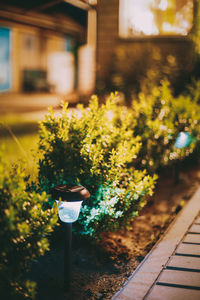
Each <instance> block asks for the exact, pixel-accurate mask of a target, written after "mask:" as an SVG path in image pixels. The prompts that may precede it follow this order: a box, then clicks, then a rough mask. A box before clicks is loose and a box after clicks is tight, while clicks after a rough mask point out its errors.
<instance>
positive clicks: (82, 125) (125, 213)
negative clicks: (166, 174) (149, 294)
mask: <svg viewBox="0 0 200 300" xmlns="http://www.w3.org/2000/svg"><path fill="white" fill-rule="evenodd" d="M116 100H117V96H116V95H114V94H111V96H110V97H109V99H107V101H106V103H105V104H103V105H99V103H98V99H97V97H96V96H93V97H92V99H91V101H90V103H89V106H88V108H83V107H82V106H79V110H78V112H79V113H72V114H71V115H70V114H69V111H68V110H67V106H66V105H65V106H64V107H63V111H62V115H61V116H60V117H55V116H54V114H53V112H52V111H51V112H50V114H49V115H47V116H46V119H45V120H44V121H43V122H42V123H41V128H40V142H39V149H40V153H41V155H42V157H41V159H40V162H39V165H40V172H39V181H40V185H41V187H42V188H43V189H44V190H46V191H47V192H49V191H50V190H51V188H53V187H54V186H55V185H58V184H70V185H71V184H72V185H77V184H80V185H83V186H85V187H86V188H87V189H88V190H89V191H90V193H91V198H90V200H87V201H86V202H85V204H84V206H83V208H82V213H81V216H80V219H79V221H78V222H77V223H76V224H75V225H76V226H77V230H78V232H79V233H81V234H85V235H88V236H93V237H96V236H97V235H98V234H99V233H100V232H101V231H105V230H113V229H115V228H117V227H118V226H120V224H122V223H124V224H125V223H126V224H127V223H128V222H129V220H130V218H132V217H134V216H135V215H136V214H137V212H138V210H139V209H140V208H141V207H142V206H143V205H144V202H145V201H146V198H147V197H148V196H149V195H151V194H152V189H153V186H154V181H155V177H154V178H151V177H150V176H148V175H146V174H145V172H142V171H136V170H135V169H134V167H133V165H134V161H136V159H137V154H138V152H139V149H140V147H141V143H140V138H139V137H138V136H135V137H134V131H133V127H134V126H132V128H129V124H130V123H131V122H132V124H133V123H134V121H133V119H132V114H131V112H129V111H128V110H127V108H126V107H120V106H118V105H117V104H116Z"/></svg>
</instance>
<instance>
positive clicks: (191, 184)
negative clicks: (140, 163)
mask: <svg viewBox="0 0 200 300" xmlns="http://www.w3.org/2000/svg"><path fill="white" fill-rule="evenodd" d="M179 174H180V176H179V181H178V183H176V184H175V182H174V177H173V172H172V170H168V171H164V172H162V174H161V175H160V177H159V180H158V184H157V187H156V191H155V194H154V196H153V197H152V199H151V200H150V201H149V202H148V204H147V206H145V207H144V208H143V209H142V211H141V212H140V214H139V216H138V217H136V218H135V219H134V221H133V222H132V224H131V226H130V227H129V228H124V229H122V230H120V231H118V232H115V233H105V234H104V235H103V239H102V241H101V242H100V243H99V244H98V246H96V247H95V246H92V245H90V244H88V243H84V242H83V241H79V240H73V250H72V253H73V254H72V256H73V261H72V276H71V288H70V291H68V292H66V291H64V289H63V285H64V284H63V261H64V259H63V255H64V254H63V253H64V251H63V248H64V241H63V236H64V232H63V231H62V228H61V229H59V230H60V232H59V233H58V232H57V235H56V238H55V237H54V242H52V245H51V250H50V251H49V252H48V253H46V255H45V256H44V257H41V258H40V259H39V261H37V262H35V263H34V265H33V268H32V271H31V273H30V277H31V279H32V280H35V281H36V282H37V286H38V291H37V297H36V300H77V299H79V300H88V299H91V300H95V299H105V300H106V299H111V298H112V297H113V296H114V294H115V293H116V292H117V291H119V289H120V288H121V287H122V286H123V284H124V282H125V281H126V280H127V279H128V277H129V276H130V275H131V274H132V272H133V271H134V270H135V269H136V267H137V266H138V265H139V263H140V262H141V261H142V260H143V258H144V257H145V256H146V254H147V253H148V252H149V251H150V250H151V249H152V247H153V246H154V244H155V243H156V242H157V241H158V239H159V238H161V237H162V235H163V234H164V232H165V231H166V229H167V227H168V226H169V224H170V223H171V222H172V221H173V220H174V218H175V217H176V215H177V213H178V212H179V211H180V209H181V208H182V206H183V205H185V203H186V202H187V201H188V199H190V198H191V196H192V195H193V193H194V192H195V191H196V189H197V187H198V186H199V184H200V168H199V167H198V166H195V167H194V166H193V167H190V168H189V167H187V168H185V169H184V170H181V171H180V173H179Z"/></svg>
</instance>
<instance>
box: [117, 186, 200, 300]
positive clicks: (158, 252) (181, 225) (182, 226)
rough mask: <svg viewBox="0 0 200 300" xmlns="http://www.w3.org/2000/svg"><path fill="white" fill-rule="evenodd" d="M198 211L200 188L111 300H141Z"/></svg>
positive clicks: (199, 209)
mask: <svg viewBox="0 0 200 300" xmlns="http://www.w3.org/2000/svg"><path fill="white" fill-rule="evenodd" d="M199 211H200V187H199V188H198V189H197V190H196V192H195V193H194V195H193V196H192V197H191V199H190V200H189V201H188V202H187V204H186V205H185V207H183V209H182V210H181V211H180V212H179V214H178V215H177V217H176V218H175V219H174V221H173V222H172V223H171V225H170V226H169V228H168V229H167V231H166V233H165V235H164V236H163V237H162V238H161V239H160V240H159V241H158V242H157V243H156V245H155V246H154V247H153V249H152V250H151V251H150V252H149V253H148V254H147V255H146V257H145V258H144V260H143V261H142V262H141V263H140V264H139V266H138V267H137V268H136V270H135V271H134V272H133V274H132V275H131V276H130V277H129V279H128V280H127V281H126V282H125V284H124V286H123V287H122V288H121V290H120V291H119V292H118V293H117V294H115V295H114V297H112V300H142V299H144V297H145V296H146V295H147V293H148V292H149V290H150V289H151V287H152V286H153V284H154V283H155V281H156V279H157V278H158V276H159V274H160V273H161V271H162V270H163V269H164V267H165V265H166V264H167V262H168V260H169V258H170V256H171V255H172V254H173V252H174V250H175V249H176V247H177V246H178V244H179V243H180V241H181V240H182V238H183V237H184V235H185V233H186V232H187V230H188V229H189V227H190V225H191V224H192V223H193V221H194V219H195V217H197V215H198V213H199Z"/></svg>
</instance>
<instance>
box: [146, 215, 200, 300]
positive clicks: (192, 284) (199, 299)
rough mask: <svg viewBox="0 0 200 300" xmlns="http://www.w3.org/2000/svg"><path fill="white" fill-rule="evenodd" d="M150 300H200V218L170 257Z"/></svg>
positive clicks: (147, 297) (151, 292) (149, 297)
mask: <svg viewBox="0 0 200 300" xmlns="http://www.w3.org/2000/svg"><path fill="white" fill-rule="evenodd" d="M145 299H148V300H165V299H166V300H179V299H180V300H200V217H197V218H196V219H195V220H194V222H193V224H192V226H191V227H190V228H189V230H188V231H187V232H186V234H185V236H184V238H183V240H182V241H181V242H180V243H179V245H178V247H177V248H176V250H175V251H174V253H173V255H172V256H171V257H170V260H169V262H168V263H167V265H166V267H165V268H164V270H163V271H162V272H161V274H160V275H159V277H158V279H157V280H156V282H155V284H154V285H153V288H152V289H151V291H150V292H149V294H148V295H147V296H146V297H145Z"/></svg>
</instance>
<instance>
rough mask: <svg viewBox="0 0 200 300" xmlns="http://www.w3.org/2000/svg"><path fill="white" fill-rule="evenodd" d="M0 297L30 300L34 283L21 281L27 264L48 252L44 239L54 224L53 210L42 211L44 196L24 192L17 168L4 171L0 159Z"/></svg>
mask: <svg viewBox="0 0 200 300" xmlns="http://www.w3.org/2000/svg"><path fill="white" fill-rule="evenodd" d="M0 199H1V201H0V227H1V231H0V240H1V243H0V256H1V261H0V294H1V297H2V296H3V298H2V299H15V297H17V295H18V294H22V295H23V296H25V297H30V298H34V295H35V287H36V283H35V282H32V281H30V280H27V279H25V277H26V276H25V272H26V271H28V270H29V268H30V265H31V262H32V261H33V260H34V259H36V258H38V257H39V256H41V255H43V254H44V253H45V251H46V250H48V249H49V242H48V239H47V235H48V234H49V233H50V232H51V231H52V228H53V226H54V225H55V224H56V222H57V213H56V212H55V210H54V209H48V210H46V211H44V210H43V205H44V203H45V202H47V195H46V193H45V192H43V193H42V194H38V193H36V192H34V191H33V192H30V191H28V190H27V181H26V178H25V175H24V173H23V170H22V168H21V167H19V166H15V167H13V168H12V169H11V170H9V171H8V166H6V165H5V164H4V163H3V162H2V160H1V159H0Z"/></svg>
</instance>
